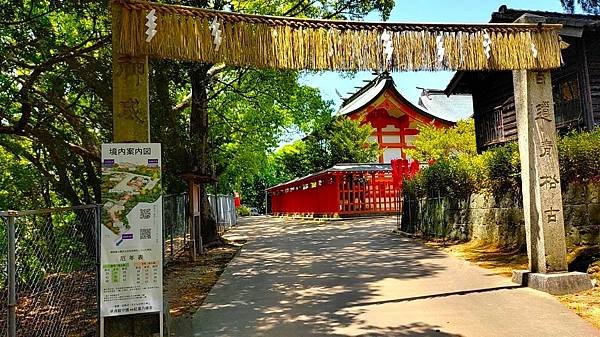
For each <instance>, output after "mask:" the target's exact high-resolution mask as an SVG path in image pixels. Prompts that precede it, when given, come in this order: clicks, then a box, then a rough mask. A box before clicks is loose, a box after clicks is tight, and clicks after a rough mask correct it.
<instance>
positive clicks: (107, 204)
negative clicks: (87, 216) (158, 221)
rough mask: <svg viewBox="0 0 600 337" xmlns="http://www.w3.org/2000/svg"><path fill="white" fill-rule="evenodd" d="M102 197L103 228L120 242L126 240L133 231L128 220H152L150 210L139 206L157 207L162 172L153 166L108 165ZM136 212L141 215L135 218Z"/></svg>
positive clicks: (105, 170)
mask: <svg viewBox="0 0 600 337" xmlns="http://www.w3.org/2000/svg"><path fill="white" fill-rule="evenodd" d="M107 164H108V165H107ZM102 195H103V203H104V205H103V207H102V213H103V216H102V219H103V225H104V226H105V227H106V228H107V229H109V230H110V231H111V232H113V233H114V234H115V236H116V239H117V240H123V239H126V236H127V234H128V233H129V232H130V230H131V229H132V228H131V226H132V224H131V223H130V221H129V220H128V217H131V218H132V217H137V218H139V219H141V220H144V219H148V218H150V215H151V214H150V212H151V209H150V208H144V207H136V206H137V205H138V204H140V205H143V204H144V203H154V202H155V201H156V200H157V199H158V198H159V197H160V195H161V184H160V168H159V167H158V166H155V167H153V166H151V164H148V165H136V164H130V163H120V164H116V163H106V162H105V163H104V167H103V170H102ZM133 211H135V212H137V213H139V214H137V213H136V214H132V212H133ZM118 244H119V241H117V245H118Z"/></svg>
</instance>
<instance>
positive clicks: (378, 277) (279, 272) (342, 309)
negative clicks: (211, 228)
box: [174, 217, 600, 337]
mask: <svg viewBox="0 0 600 337" xmlns="http://www.w3.org/2000/svg"><path fill="white" fill-rule="evenodd" d="M394 226H395V218H378V219H356V220H348V221H335V222H328V223H315V222H312V223H309V222H300V221H291V220H287V221H283V220H281V219H273V218H264V217H255V218H253V220H252V221H250V222H249V223H246V224H242V225H240V226H239V227H238V228H237V229H235V230H234V231H233V233H232V234H234V235H238V236H239V235H246V236H248V239H249V241H248V243H247V244H246V245H245V246H244V247H243V249H242V251H241V253H240V254H239V255H238V256H237V257H236V258H235V259H234V260H233V261H232V262H231V263H230V265H229V266H228V267H227V269H226V270H225V272H224V273H223V275H222V276H221V278H220V280H219V282H218V283H217V285H215V287H214V288H213V289H212V291H211V293H210V294H209V296H208V297H207V299H206V301H205V302H204V304H203V306H202V308H201V309H200V310H199V311H198V312H197V313H196V314H195V315H194V316H193V317H187V318H181V319H178V320H177V321H175V324H174V329H175V333H176V335H177V336H206V337H208V336H219V337H221V336H223V337H225V336H240V337H250V336H274V337H294V336H298V337H300V336H301V337H309V336H333V337H338V336H361V337H366V336H469V337H471V336H473V337H486V336H502V337H509V336H527V337H534V336H540V337H541V336H544V337H548V336H557V337H559V336H560V337H568V336H574V337H575V336H577V337H587V336H600V333H599V332H598V331H597V330H596V329H594V328H593V327H591V326H590V325H589V324H587V323H586V322H585V321H583V320H582V319H580V318H579V317H578V316H577V315H575V314H574V313H572V312H570V311H569V310H568V309H567V308H565V307H564V306H563V305H561V304H560V303H559V302H558V301H557V300H556V299H554V298H553V297H552V296H550V295H547V294H545V293H541V292H537V291H534V290H531V289H528V288H519V287H516V286H515V284H513V283H511V282H510V280H509V279H507V278H505V277H502V276H498V275H495V274H492V273H491V272H490V271H488V270H485V269H482V268H479V267H477V266H474V265H472V264H470V263H468V262H465V261H462V260H460V259H457V258H454V257H452V256H449V255H447V254H445V253H443V252H440V251H438V250H435V249H431V248H428V247H425V246H423V245H421V244H418V243H415V242H414V241H411V240H409V239H404V238H399V237H396V236H394V235H392V234H391V233H390V231H391V229H393V227H394Z"/></svg>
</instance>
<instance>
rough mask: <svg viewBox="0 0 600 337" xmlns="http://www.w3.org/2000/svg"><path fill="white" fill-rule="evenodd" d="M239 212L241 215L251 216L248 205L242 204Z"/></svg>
mask: <svg viewBox="0 0 600 337" xmlns="http://www.w3.org/2000/svg"><path fill="white" fill-rule="evenodd" d="M237 214H238V215H239V216H249V215H250V208H248V206H244V205H242V206H240V207H238V209H237Z"/></svg>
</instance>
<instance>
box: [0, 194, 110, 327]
mask: <svg viewBox="0 0 600 337" xmlns="http://www.w3.org/2000/svg"><path fill="white" fill-rule="evenodd" d="M98 225H99V209H98V206H96V205H91V206H79V207H69V208H57V209H47V210H36V211H21V212H0V269H1V271H0V286H1V287H2V288H1V289H0V294H1V295H0V296H1V297H2V298H1V304H0V312H1V314H0V335H2V336H6V335H8V336H11V335H12V334H9V332H10V331H16V336H23V337H25V336H26V337H35V336H40V337H42V336H43V337H50V336H95V335H96V331H97V317H98V301H97V291H98V284H97V262H98V260H97V256H98V254H97V252H98V247H97V240H96V238H97V230H98V228H99V227H98ZM13 254H14V255H13ZM11 276H13V277H14V282H12V281H11ZM13 296H14V297H13ZM9 297H10V298H11V299H14V300H15V301H14V302H13V301H10V305H9V303H8V302H9V301H8V299H9ZM13 329H14V330H13Z"/></svg>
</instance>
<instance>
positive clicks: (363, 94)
mask: <svg viewBox="0 0 600 337" xmlns="http://www.w3.org/2000/svg"><path fill="white" fill-rule="evenodd" d="M387 89H390V90H391V91H392V92H393V93H394V94H395V95H396V97H397V98H398V99H399V100H400V101H401V102H402V103H404V104H406V105H407V106H409V107H410V108H412V109H413V110H414V111H416V112H417V113H419V114H421V115H423V116H426V117H428V118H429V119H435V120H436V121H439V122H440V123H442V124H447V125H453V124H454V121H451V120H448V119H445V118H443V117H440V116H438V115H437V114H435V115H434V114H432V112H429V111H426V110H423V108H421V107H418V106H416V105H414V104H413V103H412V102H410V101H409V100H407V99H406V98H405V97H404V96H402V94H400V92H399V91H398V89H396V85H395V84H394V80H393V79H392V77H391V76H390V75H389V73H383V74H381V75H379V76H377V77H376V78H375V79H374V80H373V81H371V82H369V83H368V84H367V85H366V86H364V87H363V88H361V89H360V90H359V91H358V92H356V93H355V94H354V95H352V96H350V97H349V98H348V99H346V100H345V101H344V103H342V106H341V107H340V110H338V112H337V114H338V115H339V116H343V115H348V114H351V113H353V112H356V111H359V110H362V109H363V108H365V107H367V106H368V105H369V104H371V103H373V102H374V101H375V100H376V99H377V98H378V97H379V96H380V95H381V94H383V93H384V92H385V91H386V90H387ZM434 113H435V112H434Z"/></svg>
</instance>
